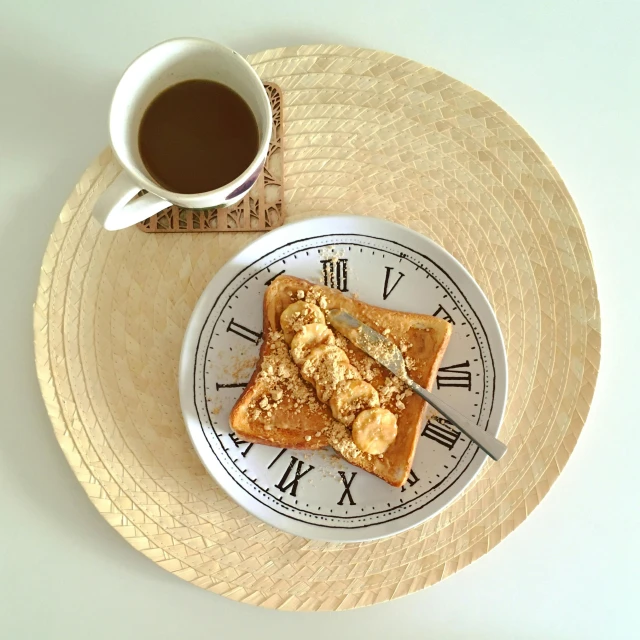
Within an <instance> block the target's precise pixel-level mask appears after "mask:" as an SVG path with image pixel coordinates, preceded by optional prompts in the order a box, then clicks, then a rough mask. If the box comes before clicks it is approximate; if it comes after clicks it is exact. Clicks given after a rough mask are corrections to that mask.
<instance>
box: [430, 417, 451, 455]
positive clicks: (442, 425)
mask: <svg viewBox="0 0 640 640" xmlns="http://www.w3.org/2000/svg"><path fill="white" fill-rule="evenodd" d="M422 435H423V436H426V437H427V438H429V439H431V440H433V441H434V442H437V443H438V444H441V445H443V446H445V447H447V449H449V451H451V449H453V447H454V446H455V444H456V442H458V438H459V437H460V432H459V431H458V430H457V429H456V428H455V427H454V426H453V424H452V423H451V422H449V421H448V420H447V419H446V418H442V417H440V416H438V417H436V418H431V419H430V420H429V421H428V422H427V424H426V425H425V426H424V429H423V430H422Z"/></svg>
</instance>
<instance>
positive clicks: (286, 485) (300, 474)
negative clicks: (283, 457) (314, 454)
mask: <svg viewBox="0 0 640 640" xmlns="http://www.w3.org/2000/svg"><path fill="white" fill-rule="evenodd" d="M296 462H297V463H298V467H297V468H294V467H295V466H296ZM304 466H305V465H304V462H302V460H298V458H296V457H295V456H291V462H290V463H289V466H288V467H287V470H286V471H285V472H284V475H283V476H282V478H280V482H278V484H277V485H276V487H277V488H278V489H280V491H282V492H283V493H290V494H291V495H292V496H293V497H294V498H295V496H296V494H297V491H298V482H300V480H301V479H302V478H304V477H305V476H306V475H307V474H308V473H309V472H310V471H311V470H313V469H315V467H314V466H313V465H311V464H310V465H308V467H309V468H308V469H305V468H304ZM292 471H293V479H292V480H290V481H289V482H287V480H289V475H290V474H291V472H292Z"/></svg>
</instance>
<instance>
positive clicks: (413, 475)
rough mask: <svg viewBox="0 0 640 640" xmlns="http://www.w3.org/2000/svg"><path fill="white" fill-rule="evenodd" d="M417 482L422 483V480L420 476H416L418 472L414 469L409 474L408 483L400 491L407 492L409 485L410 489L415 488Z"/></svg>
mask: <svg viewBox="0 0 640 640" xmlns="http://www.w3.org/2000/svg"><path fill="white" fill-rule="evenodd" d="M416 482H420V478H418V476H417V475H416V472H415V471H414V470H413V469H411V473H410V474H409V477H408V478H407V481H406V482H405V483H404V484H403V485H402V489H400V491H406V490H407V485H409V486H410V487H413V485H414V484H415V483H416Z"/></svg>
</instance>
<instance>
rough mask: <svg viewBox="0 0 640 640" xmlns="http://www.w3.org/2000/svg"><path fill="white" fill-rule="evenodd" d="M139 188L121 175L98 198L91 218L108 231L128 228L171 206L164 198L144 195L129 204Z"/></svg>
mask: <svg viewBox="0 0 640 640" xmlns="http://www.w3.org/2000/svg"><path fill="white" fill-rule="evenodd" d="M139 191H140V187H139V186H138V185H137V184H135V183H134V182H133V180H131V178H130V177H129V176H128V175H127V174H126V173H124V172H123V173H121V174H120V175H119V176H118V177H117V178H116V179H115V180H114V181H113V182H112V183H111V185H110V186H109V187H108V188H107V190H106V191H105V192H104V193H103V194H102V195H101V196H100V197H99V198H98V201H97V202H96V204H95V207H94V208H93V217H94V218H95V219H96V220H97V221H98V222H99V223H100V224H101V225H102V226H103V227H104V228H105V229H107V230H108V231H117V230H118V229H124V228H125V227H130V226H132V225H134V224H137V223H138V222H141V221H142V220H146V219H147V218H150V217H151V216H152V215H154V214H155V213H158V211H162V210H163V209H166V208H167V207H170V206H171V203H170V202H168V201H167V200H165V199H164V198H159V197H158V196H156V195H154V194H153V193H146V194H145V195H143V196H142V197H141V198H136V199H135V200H134V201H133V202H131V198H133V196H135V195H136V194H137V193H138V192H139Z"/></svg>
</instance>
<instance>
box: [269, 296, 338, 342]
mask: <svg viewBox="0 0 640 640" xmlns="http://www.w3.org/2000/svg"><path fill="white" fill-rule="evenodd" d="M313 323H318V324H327V323H326V320H325V318H324V313H322V309H321V308H320V307H319V306H318V305H317V304H313V303H312V302H305V301H304V300H298V301H297V302H294V303H293V304H290V305H289V306H288V307H287V308H286V309H285V310H284V311H283V312H282V313H281V314H280V328H281V329H282V333H283V334H284V339H285V341H286V343H287V344H291V340H293V336H294V335H295V334H296V333H297V332H298V331H300V329H302V327H304V326H305V325H307V324H313Z"/></svg>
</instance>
